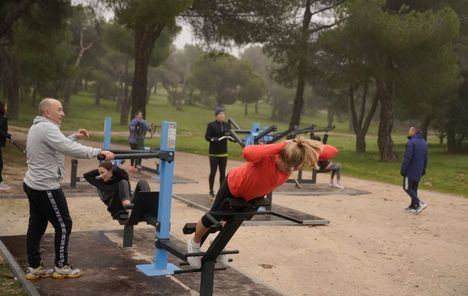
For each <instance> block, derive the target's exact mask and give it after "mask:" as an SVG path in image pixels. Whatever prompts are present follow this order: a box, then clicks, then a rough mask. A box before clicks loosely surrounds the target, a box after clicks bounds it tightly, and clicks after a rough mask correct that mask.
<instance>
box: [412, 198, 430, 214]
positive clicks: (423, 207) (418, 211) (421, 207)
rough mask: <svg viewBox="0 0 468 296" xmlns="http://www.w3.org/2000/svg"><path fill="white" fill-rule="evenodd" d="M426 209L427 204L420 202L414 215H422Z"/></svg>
mask: <svg viewBox="0 0 468 296" xmlns="http://www.w3.org/2000/svg"><path fill="white" fill-rule="evenodd" d="M425 208H427V203H425V202H423V201H420V202H419V207H417V208H416V209H415V210H414V212H413V214H415V215H419V213H421V212H422V211H423V210H424V209H425Z"/></svg>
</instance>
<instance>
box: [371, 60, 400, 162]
mask: <svg viewBox="0 0 468 296" xmlns="http://www.w3.org/2000/svg"><path fill="white" fill-rule="evenodd" d="M389 67H391V61H390V59H389V58H387V62H386V63H385V66H384V71H386V74H385V75H381V76H380V77H378V78H377V79H376V84H377V96H378V97H379V102H380V122H379V131H378V139H377V144H378V147H379V152H380V160H381V161H393V160H396V159H397V157H396V153H395V151H394V147H393V140H392V130H393V97H394V93H395V81H394V79H393V76H392V75H391V74H389V72H391V71H392V70H391V69H389Z"/></svg>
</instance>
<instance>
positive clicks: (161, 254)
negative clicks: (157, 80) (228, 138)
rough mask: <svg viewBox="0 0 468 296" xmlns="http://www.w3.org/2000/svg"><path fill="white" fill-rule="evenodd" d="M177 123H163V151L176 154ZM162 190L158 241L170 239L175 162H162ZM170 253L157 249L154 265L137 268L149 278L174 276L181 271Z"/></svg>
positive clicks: (158, 217) (159, 206) (158, 218)
mask: <svg viewBox="0 0 468 296" xmlns="http://www.w3.org/2000/svg"><path fill="white" fill-rule="evenodd" d="M175 140H176V123H175V122H168V121H163V123H162V131H161V145H160V150H161V151H168V152H169V153H175ZM159 170H160V178H161V182H160V184H161V185H160V189H159V204H158V216H157V217H156V218H157V220H158V222H159V231H158V230H156V239H161V240H163V239H169V237H170V225H171V208H172V180H173V178H174V162H173V161H172V162H168V161H166V160H163V159H161V160H160V168H159ZM168 257H169V253H168V252H167V251H166V250H164V249H158V248H156V252H155V254H154V263H151V264H141V265H137V268H138V269H139V270H140V271H142V272H143V273H144V274H145V275H147V276H159V275H169V274H174V271H176V270H179V269H180V268H178V267H177V266H175V265H174V264H171V263H169V262H168Z"/></svg>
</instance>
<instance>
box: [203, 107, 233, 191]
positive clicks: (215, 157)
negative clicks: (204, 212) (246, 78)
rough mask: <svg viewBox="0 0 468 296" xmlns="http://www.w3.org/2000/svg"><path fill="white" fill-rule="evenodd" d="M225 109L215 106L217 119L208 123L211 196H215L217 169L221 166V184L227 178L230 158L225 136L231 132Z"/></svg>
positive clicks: (206, 136)
mask: <svg viewBox="0 0 468 296" xmlns="http://www.w3.org/2000/svg"><path fill="white" fill-rule="evenodd" d="M225 116H226V115H225V114H224V109H223V108H221V107H216V108H215V121H212V122H210V123H208V125H207V126H206V133H205V139H206V140H207V141H208V142H210V148H209V152H208V156H209V158H210V176H209V186H210V192H209V194H210V196H211V197H212V198H214V196H215V195H214V190H213V187H214V180H215V176H216V171H217V170H218V168H219V184H220V186H221V184H223V181H224V179H225V178H226V166H227V159H228V149H227V146H228V145H227V139H226V138H224V139H222V138H223V137H224V136H226V135H227V134H229V124H228V123H227V122H225V121H224V119H225Z"/></svg>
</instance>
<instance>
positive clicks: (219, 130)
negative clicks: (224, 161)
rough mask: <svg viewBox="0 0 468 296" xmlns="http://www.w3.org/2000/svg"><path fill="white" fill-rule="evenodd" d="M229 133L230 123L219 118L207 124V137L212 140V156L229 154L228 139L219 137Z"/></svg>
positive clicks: (210, 151)
mask: <svg viewBox="0 0 468 296" xmlns="http://www.w3.org/2000/svg"><path fill="white" fill-rule="evenodd" d="M226 135H229V124H228V123H227V122H219V121H217V120H215V121H213V122H210V123H208V125H207V126H206V133H205V139H206V140H207V141H208V142H210V150H209V154H210V155H212V156H218V155H219V156H227V139H223V140H221V141H219V140H218V139H219V138H221V137H223V136H226Z"/></svg>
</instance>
